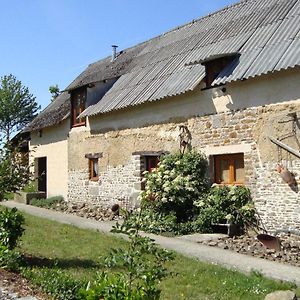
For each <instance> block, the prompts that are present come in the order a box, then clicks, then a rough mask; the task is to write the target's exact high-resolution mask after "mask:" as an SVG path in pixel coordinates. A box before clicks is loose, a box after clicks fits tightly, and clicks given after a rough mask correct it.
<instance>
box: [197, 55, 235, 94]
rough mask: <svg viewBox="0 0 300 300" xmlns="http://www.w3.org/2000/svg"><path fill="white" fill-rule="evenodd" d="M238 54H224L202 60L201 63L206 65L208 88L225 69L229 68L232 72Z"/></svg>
mask: <svg viewBox="0 0 300 300" xmlns="http://www.w3.org/2000/svg"><path fill="white" fill-rule="evenodd" d="M238 56H239V54H238V53H230V54H222V55H217V56H211V57H209V58H207V59H206V60H204V61H202V62H201V64H202V65H204V66H205V74H206V75H205V83H206V88H210V87H211V86H212V83H213V81H214V80H215V79H216V78H217V77H218V75H219V74H220V73H221V72H222V71H224V70H225V69H227V68H228V69H229V70H228V71H229V72H232V70H231V65H232V63H233V61H234V60H235V59H236V58H237V57H238Z"/></svg>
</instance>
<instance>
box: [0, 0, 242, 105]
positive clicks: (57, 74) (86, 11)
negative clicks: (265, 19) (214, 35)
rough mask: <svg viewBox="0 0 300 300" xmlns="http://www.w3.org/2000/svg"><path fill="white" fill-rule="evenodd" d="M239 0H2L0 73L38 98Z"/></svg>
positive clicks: (43, 100)
mask: <svg viewBox="0 0 300 300" xmlns="http://www.w3.org/2000/svg"><path fill="white" fill-rule="evenodd" d="M235 2H237V0H210V1H204V0H177V1H175V0H148V1H142V0H140V1H138V0H127V1H126V0H114V1H101V0H85V1H84V0H26V1H24V0H10V1H6V0H0V5H1V18H0V28H1V44H0V76H3V75H6V74H10V73H12V74H13V75H15V76H16V77H17V78H18V79H19V80H21V81H22V83H23V84H24V85H26V86H28V87H29V89H30V91H31V93H33V94H34V95H35V96H36V98H37V102H38V103H39V104H41V106H42V107H45V106H46V105H47V104H48V103H49V102H50V97H51V96H50V94H49V91H48V88H49V86H50V85H53V84H58V85H59V87H60V88H61V89H63V88H65V87H66V86H67V85H68V84H69V83H70V82H71V81H72V80H73V79H74V78H75V77H76V76H77V75H79V73H80V72H81V71H83V70H84V69H85V67H87V65H88V64H89V63H92V62H94V61H97V60H99V59H101V58H104V57H106V56H108V55H110V53H111V45H112V44H117V45H119V48H118V50H122V49H125V48H127V47H130V46H133V45H135V44H137V43H139V42H143V41H145V40H147V39H149V38H151V37H154V36H156V35H159V34H161V33H163V32H166V31H168V30H170V29H172V28H174V27H177V26H179V25H183V24H184V23H187V22H189V21H192V20H193V19H197V18H199V17H201V16H203V15H206V14H208V13H210V12H214V11H215V10H218V9H221V8H223V7H224V6H227V5H230V4H232V3H235Z"/></svg>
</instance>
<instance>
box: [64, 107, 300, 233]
mask: <svg viewBox="0 0 300 300" xmlns="http://www.w3.org/2000/svg"><path fill="white" fill-rule="evenodd" d="M297 111H299V113H298V114H299V116H300V101H294V102H292V103H283V104H276V105H266V106H260V107H255V108H246V109H243V110H237V111H227V112H223V113H219V114H215V115H207V116H199V117H191V118H186V119H185V120H181V121H179V122H175V121H174V122H171V121H170V122H169V123H162V124H155V125H147V126H144V127H136V128H127V129H120V130H111V131H108V132H105V133H98V134H87V133H84V135H83V136H82V137H80V136H77V137H76V135H74V137H72V136H71V137H69V141H68V142H69V144H70V146H69V151H74V149H75V148H74V147H77V148H76V157H75V158H74V159H73V160H71V161H70V159H69V184H68V200H69V201H73V202H85V201H87V202H92V203H95V204H96V203H97V204H99V203H101V204H103V205H107V206H111V205H112V204H115V203H120V204H121V205H122V206H126V207H133V206H136V205H137V202H138V200H137V197H138V194H139V191H140V188H141V183H140V180H141V171H142V169H143V164H142V160H141V157H140V156H138V155H134V156H133V155H132V153H133V152H135V151H159V150H164V151H169V152H174V151H176V150H178V149H179V147H178V144H179V141H178V134H179V126H180V125H185V126H187V128H188V129H189V131H190V133H191V137H192V140H191V144H192V147H193V148H195V149H197V150H200V151H203V152H204V153H206V151H207V149H208V148H209V149H210V151H209V155H210V158H213V155H214V154H220V149H222V151H223V149H227V150H224V151H225V152H224V154H225V153H239V152H243V153H244V164H245V184H246V185H247V186H248V187H249V188H250V189H251V193H252V196H253V198H254V201H255V204H256V207H257V209H258V212H259V214H260V217H261V219H262V221H263V224H264V225H265V227H266V229H267V230H275V229H294V230H300V200H299V192H298V187H297V185H296V186H294V187H292V188H291V187H289V186H288V185H287V184H286V183H284V182H283V180H282V179H281V177H280V174H279V173H278V172H277V171H276V165H277V163H278V162H279V163H282V164H283V165H285V166H287V167H288V169H289V170H290V171H292V172H293V173H294V175H295V179H296V182H297V184H299V183H300V177H299V176H300V160H299V159H298V158H296V157H295V156H292V155H288V153H287V152H286V151H284V150H282V151H278V149H277V146H276V145H274V144H272V143H271V142H270V141H269V139H268V136H274V137H283V136H284V135H287V136H288V135H289V134H290V133H291V129H292V122H291V121H290V119H291V118H290V117H289V116H288V114H289V113H291V112H297ZM297 134H298V135H299V128H298V129H297ZM78 135H79V133H78ZM79 140H80V143H78V141H79ZM282 141H283V142H284V143H286V144H288V145H289V146H291V147H293V148H294V149H298V146H297V141H296V140H295V138H294V137H293V136H290V137H287V138H285V139H283V140H282ZM75 143H78V145H77V146H76V145H75ZM70 149H71V150H70ZM214 149H215V153H214ZM239 149H240V150H239ZM245 149H246V150H245ZM232 151H233V152H232ZM93 152H95V153H96V152H101V153H103V158H100V159H99V164H100V174H99V181H98V182H92V181H89V178H88V170H87V166H88V165H87V162H86V158H84V155H85V154H86V153H93ZM72 153H73V152H69V157H72ZM208 158H209V157H208ZM209 161H210V162H211V161H213V159H210V160H209ZM82 166H86V167H85V168H83V167H82ZM212 169H213V166H211V171H212ZM211 178H213V176H211Z"/></svg>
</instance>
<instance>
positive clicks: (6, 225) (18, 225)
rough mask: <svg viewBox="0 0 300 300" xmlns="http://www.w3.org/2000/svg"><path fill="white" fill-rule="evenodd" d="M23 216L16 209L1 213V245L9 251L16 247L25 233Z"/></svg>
mask: <svg viewBox="0 0 300 300" xmlns="http://www.w3.org/2000/svg"><path fill="white" fill-rule="evenodd" d="M24 221H25V220H24V217H23V215H22V214H21V213H20V212H18V210H17V209H16V208H15V207H14V208H12V209H8V208H5V209H4V210H1V211H0V244H1V245H3V246H6V247H7V248H8V249H9V250H12V249H14V248H15V247H16V245H17V242H18V240H19V239H20V237H21V236H22V234H23V232H24V228H23V224H24Z"/></svg>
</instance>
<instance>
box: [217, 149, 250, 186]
mask: <svg viewBox="0 0 300 300" xmlns="http://www.w3.org/2000/svg"><path fill="white" fill-rule="evenodd" d="M214 165H215V182H216V183H219V184H243V183H244V177H245V174H244V154H243V153H238V154H227V155H216V156H214Z"/></svg>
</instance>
